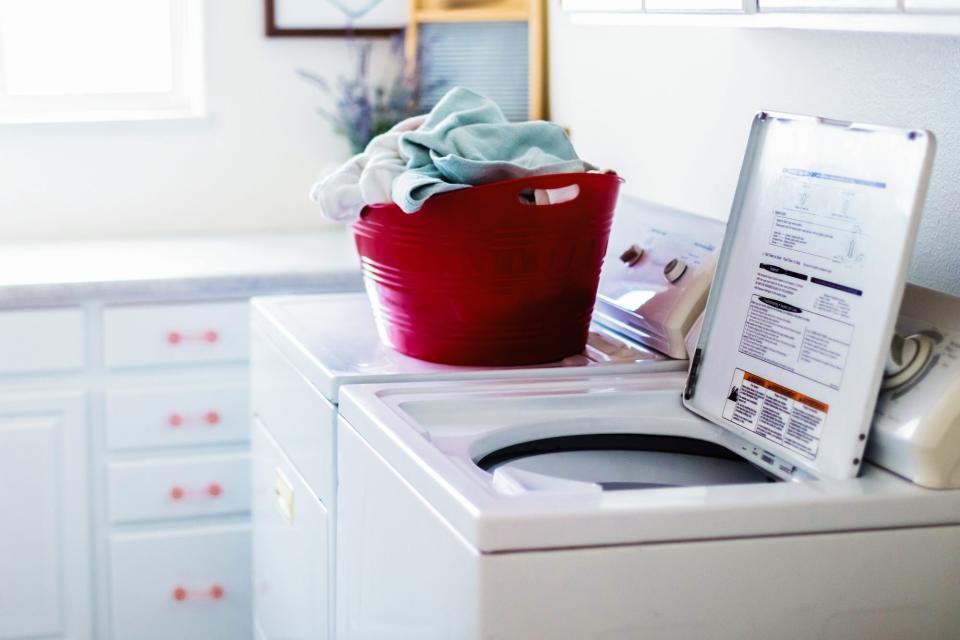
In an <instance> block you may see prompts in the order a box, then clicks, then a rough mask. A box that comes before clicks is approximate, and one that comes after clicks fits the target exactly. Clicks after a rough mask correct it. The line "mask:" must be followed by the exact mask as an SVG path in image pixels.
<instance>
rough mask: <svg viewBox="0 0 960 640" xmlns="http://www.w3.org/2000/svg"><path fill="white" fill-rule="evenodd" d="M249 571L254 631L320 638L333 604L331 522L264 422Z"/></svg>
mask: <svg viewBox="0 0 960 640" xmlns="http://www.w3.org/2000/svg"><path fill="white" fill-rule="evenodd" d="M253 455H254V463H253V527H254V529H253V575H254V603H255V612H256V613H255V622H256V625H257V628H258V635H259V636H260V637H261V638H267V639H268V640H323V639H325V638H327V637H329V633H330V610H331V604H332V583H333V576H332V575H331V564H332V562H331V561H332V555H331V553H330V523H329V521H328V514H327V509H326V508H325V507H324V506H323V504H322V503H321V502H320V500H318V499H317V496H315V495H314V494H313V492H311V491H310V489H309V488H308V487H307V485H306V482H305V481H304V479H303V478H302V477H301V476H300V474H299V473H297V470H296V469H295V468H294V467H293V465H292V464H291V462H290V461H289V460H288V459H287V458H286V456H285V455H284V454H283V453H282V452H281V451H280V449H279V447H277V445H276V443H275V442H273V440H272V439H271V437H270V436H269V434H268V433H267V431H266V429H264V427H263V425H262V424H259V423H258V424H256V425H255V426H254V433H253Z"/></svg>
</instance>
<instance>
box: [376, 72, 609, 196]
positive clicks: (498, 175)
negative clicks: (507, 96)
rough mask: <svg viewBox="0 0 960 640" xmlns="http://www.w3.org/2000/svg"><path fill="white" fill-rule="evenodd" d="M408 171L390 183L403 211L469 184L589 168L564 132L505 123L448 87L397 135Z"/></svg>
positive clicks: (485, 103) (481, 102) (489, 105)
mask: <svg viewBox="0 0 960 640" xmlns="http://www.w3.org/2000/svg"><path fill="white" fill-rule="evenodd" d="M399 152H400V155H401V156H405V157H407V158H408V160H407V164H406V168H407V170H406V171H404V172H403V173H400V174H399V175H396V177H395V179H394V181H393V191H392V196H393V201H394V202H395V203H396V204H397V205H399V206H400V208H401V209H403V210H404V211H406V212H407V213H413V212H415V211H419V209H420V207H422V206H423V203H424V201H425V200H426V199H427V198H429V197H430V196H432V195H435V194H437V193H443V192H445V191H453V190H455V189H463V188H465V187H468V186H471V185H478V184H486V183H489V182H497V181H500V180H510V179H513V178H521V177H526V176H531V175H544V174H551V173H574V172H579V171H586V170H588V169H590V168H592V167H591V166H590V165H588V164H586V163H584V162H583V161H582V160H580V158H579V157H577V153H576V151H574V149H573V145H572V144H571V143H570V140H569V139H568V138H567V135H566V133H564V131H563V129H561V128H560V127H558V126H557V125H555V124H551V123H549V122H542V121H534V122H509V121H507V118H506V117H505V116H504V115H503V112H502V111H501V110H500V107H498V106H497V105H496V103H494V102H493V101H492V100H489V99H487V98H485V97H483V96H481V95H479V94H477V93H474V92H473V91H470V90H468V89H464V88H461V87H457V88H454V89H451V90H450V91H449V92H448V93H447V94H446V95H445V96H444V97H443V98H442V99H441V100H440V102H439V103H437V105H436V106H435V107H434V108H433V110H432V111H431V112H430V113H429V114H428V116H427V119H426V121H425V122H424V123H423V124H422V125H421V126H420V127H419V129H417V130H416V131H410V132H407V133H403V134H401V135H400V140H399Z"/></svg>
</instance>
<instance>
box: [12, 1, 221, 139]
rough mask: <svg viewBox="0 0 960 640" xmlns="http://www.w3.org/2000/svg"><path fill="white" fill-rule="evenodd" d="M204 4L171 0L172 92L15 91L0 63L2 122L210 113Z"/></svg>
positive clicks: (161, 117) (194, 116)
mask: <svg viewBox="0 0 960 640" xmlns="http://www.w3.org/2000/svg"><path fill="white" fill-rule="evenodd" d="M204 4H205V2H204V0H170V11H171V16H170V25H171V37H172V39H173V42H172V46H171V50H172V55H173V60H172V71H173V86H172V88H171V90H170V91H169V92H165V93H134V92H130V93H113V94H86V95H82V94H81V95H64V94H59V95H42V96H41V95H30V96H20V95H11V94H8V93H7V92H6V91H5V88H4V87H5V85H4V78H3V67H2V65H0V126H2V125H4V124H31V123H38V124H42V123H72V122H116V121H130V120H173V119H197V118H204V117H206V116H207V106H206V95H205V86H204V85H205V78H204V75H205V74H204V65H205V60H204V47H203V40H204V39H203V30H204V20H203V17H204V16H203V13H204ZM0 10H2V0H0ZM0 20H2V15H0ZM0 37H2V33H0ZM0 46H2V42H0ZM0 50H2V49H0Z"/></svg>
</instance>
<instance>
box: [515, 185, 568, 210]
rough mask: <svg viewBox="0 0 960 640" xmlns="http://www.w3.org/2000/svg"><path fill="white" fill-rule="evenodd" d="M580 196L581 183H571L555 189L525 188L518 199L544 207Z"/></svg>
mask: <svg viewBox="0 0 960 640" xmlns="http://www.w3.org/2000/svg"><path fill="white" fill-rule="evenodd" d="M579 196H580V185H578V184H570V185H567V186H565V187H556V188H554V189H533V188H527V189H523V190H521V191H520V195H519V196H518V199H519V201H520V204H525V205H530V206H538V207H543V206H549V205H553V204H563V203H565V202H573V201H574V200H576V199H577V198H578V197H579Z"/></svg>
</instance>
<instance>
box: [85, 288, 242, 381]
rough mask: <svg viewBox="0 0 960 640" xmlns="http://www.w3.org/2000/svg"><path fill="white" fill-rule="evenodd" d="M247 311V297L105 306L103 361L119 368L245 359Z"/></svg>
mask: <svg viewBox="0 0 960 640" xmlns="http://www.w3.org/2000/svg"><path fill="white" fill-rule="evenodd" d="M249 315H250V312H249V304H248V303H247V302H246V301H242V302H216V303H205V304H162V305H140V306H118V307H108V308H107V309H105V310H104V312H103V345H104V346H103V348H104V355H103V358H104V363H105V364H106V366H108V367H114V368H118V367H143V366H151V365H177V364H192V363H197V364H199V363H213V362H231V361H238V360H246V358H247V352H248V344H247V342H248V340H249V336H250V329H249V327H248V321H249Z"/></svg>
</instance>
